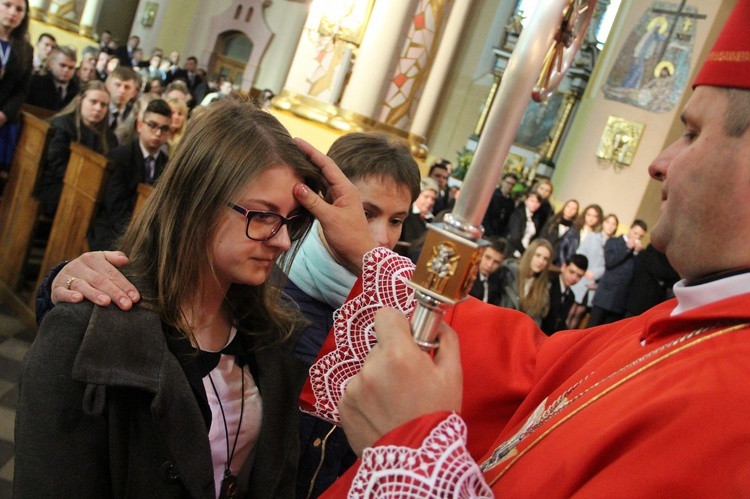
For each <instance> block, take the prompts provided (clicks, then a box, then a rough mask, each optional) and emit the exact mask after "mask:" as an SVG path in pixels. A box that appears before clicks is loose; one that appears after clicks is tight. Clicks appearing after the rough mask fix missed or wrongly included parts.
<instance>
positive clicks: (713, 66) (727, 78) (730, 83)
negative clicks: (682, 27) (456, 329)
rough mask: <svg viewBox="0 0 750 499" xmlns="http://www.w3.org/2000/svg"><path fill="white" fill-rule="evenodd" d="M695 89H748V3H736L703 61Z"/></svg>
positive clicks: (749, 29) (749, 36)
mask: <svg viewBox="0 0 750 499" xmlns="http://www.w3.org/2000/svg"><path fill="white" fill-rule="evenodd" d="M698 85H711V86H714V87H735V88H750V0H739V1H738V2H737V5H736V6H735V8H734V10H733V11H732V13H731V14H730V15H729V19H727V23H726V24H725V25H724V28H723V29H722V30H721V33H720V34H719V38H718V39H717V40H716V43H715V44H714V47H713V48H712V49H711V53H709V54H708V57H706V62H704V63H703V67H702V68H701V70H700V72H699V73H698V76H697V77H696V78H695V83H693V88H695V87H697V86H698Z"/></svg>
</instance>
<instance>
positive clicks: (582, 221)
mask: <svg viewBox="0 0 750 499" xmlns="http://www.w3.org/2000/svg"><path fill="white" fill-rule="evenodd" d="M592 209H593V210H595V211H596V215H597V216H598V217H599V221H598V222H597V224H596V225H594V226H593V227H592V228H591V232H601V230H602V222H603V221H604V212H603V211H602V207H601V206H599V205H598V204H590V205H588V206H587V207H586V208H584V209H583V211H582V212H581V213H580V214H579V215H578V217H577V218H576V220H575V222H573V228H574V229H576V230H579V231H580V230H581V229H583V227H584V226H585V225H586V212H588V211H589V210H592Z"/></svg>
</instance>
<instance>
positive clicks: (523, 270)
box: [518, 239, 553, 317]
mask: <svg viewBox="0 0 750 499" xmlns="http://www.w3.org/2000/svg"><path fill="white" fill-rule="evenodd" d="M539 246H544V247H545V248H547V249H548V250H549V255H550V263H551V262H552V255H553V252H552V245H551V244H550V242H549V241H547V240H546V239H534V240H533V241H531V242H530V243H529V247H528V248H526V251H524V253H523V256H522V257H521V261H520V263H519V264H518V297H519V306H520V309H521V311H522V312H525V313H526V314H528V315H530V316H531V317H544V316H545V315H547V312H549V264H548V265H547V266H546V267H545V268H544V269H542V271H541V272H539V273H538V274H534V273H533V272H532V270H531V259H532V257H533V256H534V252H536V249H537V248H538V247H539ZM529 278H531V279H533V280H532V284H531V287H530V288H529V292H528V293H524V289H525V286H526V280H527V279H529Z"/></svg>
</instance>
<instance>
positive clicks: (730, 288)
mask: <svg viewBox="0 0 750 499" xmlns="http://www.w3.org/2000/svg"><path fill="white" fill-rule="evenodd" d="M744 293H750V273H747V272H746V273H744V274H739V275H733V276H731V277H725V278H724V279H719V280H716V281H710V282H707V283H705V284H698V285H696V286H687V285H686V282H685V279H683V280H681V281H680V282H678V283H677V284H675V285H674V294H675V296H676V297H677V306H676V307H675V308H674V310H672V313H671V314H670V315H672V316H675V315H678V314H681V313H684V312H688V311H690V310H693V309H695V308H698V307H702V306H704V305H708V304H710V303H714V302H717V301H719V300H724V299H726V298H731V297H732V296H737V295H741V294H744Z"/></svg>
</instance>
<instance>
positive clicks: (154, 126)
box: [144, 121, 170, 133]
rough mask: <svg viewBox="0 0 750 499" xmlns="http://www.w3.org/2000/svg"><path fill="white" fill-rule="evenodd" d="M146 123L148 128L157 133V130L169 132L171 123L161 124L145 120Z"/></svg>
mask: <svg viewBox="0 0 750 499" xmlns="http://www.w3.org/2000/svg"><path fill="white" fill-rule="evenodd" d="M144 123H145V124H146V126H147V127H148V129H149V130H151V133H156V132H157V131H159V132H161V133H169V130H170V128H169V125H162V126H159V124H158V123H154V122H153V121H144Z"/></svg>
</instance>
